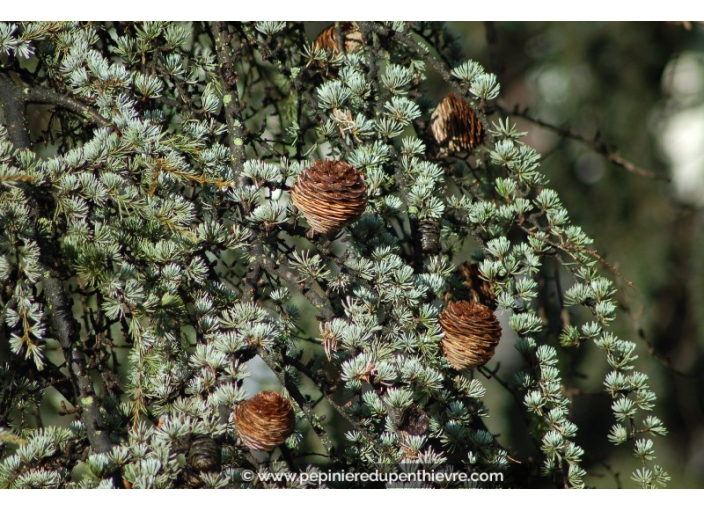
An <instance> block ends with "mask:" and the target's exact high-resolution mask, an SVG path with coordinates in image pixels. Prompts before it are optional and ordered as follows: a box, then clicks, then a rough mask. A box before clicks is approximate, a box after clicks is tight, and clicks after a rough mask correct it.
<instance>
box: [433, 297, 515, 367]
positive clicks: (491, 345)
mask: <svg viewBox="0 0 704 510" xmlns="http://www.w3.org/2000/svg"><path fill="white" fill-rule="evenodd" d="M440 326H441V327H442V330H443V333H445V338H443V340H442V352H443V355H444V356H445V358H447V361H449V362H450V365H452V367H453V368H454V369H456V370H465V369H467V368H476V367H479V366H482V365H484V364H486V363H487V362H488V361H489V360H490V359H491V357H492V356H493V355H494V349H495V348H496V346H497V344H498V343H499V340H500V339H501V325H500V324H499V320H498V319H497V318H496V315H494V312H492V311H491V310H490V309H489V308H488V307H486V306H484V305H482V304H479V303H472V302H469V301H455V302H452V303H450V304H448V305H447V308H445V310H444V311H443V312H442V313H441V314H440Z"/></svg>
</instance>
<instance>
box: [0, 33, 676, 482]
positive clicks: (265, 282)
mask: <svg viewBox="0 0 704 510" xmlns="http://www.w3.org/2000/svg"><path fill="white" fill-rule="evenodd" d="M314 41H316V37H315V34H310V33H309V32H307V26H306V25H304V24H302V23H293V22H292V23H285V22H257V23H223V22H213V23H188V24H174V23H153V22H145V23H65V22H55V23H44V22H42V23H15V24H13V23H6V24H0V110H1V111H2V115H1V117H2V118H3V119H4V127H2V129H1V130H0V359H2V360H3V365H2V366H0V382H1V384H0V487H17V488H22V487H61V488H63V487H86V488H97V487H100V488H163V487H252V486H254V487H262V486H286V485H288V486H297V484H296V482H295V481H291V480H287V481H280V482H277V483H276V484H274V483H273V482H270V483H269V484H268V485H266V484H263V483H262V482H260V481H259V480H258V479H257V478H255V479H254V480H252V479H244V478H243V477H242V473H243V471H244V470H252V471H255V472H259V473H263V472H267V471H270V472H289V471H291V472H304V471H315V470H320V469H325V470H329V469H333V470H348V471H373V470H381V471H384V472H402V471H403V472H409V471H413V470H418V469H426V470H436V471H444V472H451V471H465V472H502V473H504V474H505V478H504V481H503V482H502V483H500V484H496V485H497V486H499V487H510V486H526V485H530V484H531V483H533V481H535V483H540V484H545V483H553V484H555V485H557V486H565V487H582V486H584V477H585V474H586V473H585V470H584V468H583V458H584V451H583V450H582V448H581V447H580V446H579V441H578V437H577V433H578V427H577V424H575V423H574V422H573V421H572V416H573V414H572V411H571V409H572V402H571V400H570V393H569V392H568V391H566V388H565V387H564V385H563V375H562V367H563V366H564V360H565V359H568V357H569V355H570V352H571V351H573V350H575V349H580V348H581V347H582V345H583V344H584V343H587V342H589V343H592V344H595V345H596V347H598V349H599V350H601V351H602V352H603V356H604V358H605V359H606V360H607V361H608V364H609V366H610V370H609V372H608V373H607V374H606V377H605V380H604V384H603V385H604V389H605V391H606V392H607V393H608V394H609V395H610V396H611V397H612V399H613V406H612V411H613V416H612V418H611V419H612V421H613V428H612V429H611V432H610V433H609V435H608V439H609V440H610V441H611V442H612V443H614V444H615V445H619V444H621V443H623V444H624V446H621V447H620V448H631V449H632V450H633V451H634V452H635V454H636V456H637V457H638V458H639V459H640V460H641V461H642V466H641V467H639V468H638V469H637V470H636V471H635V472H634V473H633V474H632V475H631V478H632V479H633V480H634V481H635V482H637V484H639V485H642V486H644V487H653V486H656V485H664V484H665V482H666V481H667V480H668V475H667V473H665V472H664V471H663V470H662V469H661V468H660V467H659V466H658V465H657V464H656V463H655V460H653V459H654V457H655V455H654V446H653V444H654V443H653V438H654V436H659V435H663V434H665V433H666V430H665V428H664V425H663V423H662V422H661V421H660V420H659V419H658V418H657V417H656V416H655V415H654V414H653V410H654V407H655V404H654V400H655V395H654V394H653V392H652V391H651V390H650V389H649V386H648V377H647V375H645V374H643V373H640V372H637V371H634V369H633V360H634V359H635V354H634V349H635V344H634V343H633V342H631V341H629V340H624V339H620V338H617V337H616V336H615V335H614V334H613V333H612V332H610V330H609V326H610V323H611V322H612V321H613V319H614V316H615V312H616V303H615V301H614V297H613V295H614V286H613V284H612V282H611V281H610V280H609V279H608V278H607V277H606V276H607V275H609V273H608V272H605V273H604V274H603V275H602V274H601V273H600V272H599V271H600V269H599V267H601V265H600V264H599V262H600V260H601V258H600V257H599V256H598V254H596V252H595V251H594V250H593V249H592V248H591V247H590V245H591V243H592V241H591V239H590V238H589V237H587V235H586V234H585V233H584V232H583V231H582V230H581V229H580V227H579V226H577V225H574V224H572V223H571V222H570V218H569V215H568V212H567V209H566V208H565V207H564V206H563V205H562V203H561V201H560V198H559V197H558V195H557V193H556V192H555V191H553V190H552V189H550V188H549V183H548V182H547V179H546V178H545V177H544V176H543V175H542V174H541V173H540V155H539V154H538V153H537V152H536V151H535V150H534V149H533V148H531V147H530V146H528V145H526V144H525V143H524V142H523V137H524V135H525V133H521V132H518V131H517V130H516V128H515V127H514V125H513V124H512V122H511V120H510V119H507V118H499V117H497V116H495V115H494V116H492V114H491V112H493V111H494V109H493V108H492V104H493V101H494V100H496V99H497V97H498V96H499V94H500V87H499V83H498V82H497V78H496V76H494V75H493V74H491V73H489V72H487V71H486V70H485V69H484V67H483V66H482V65H480V64H479V63H477V62H474V61H472V60H467V59H466V58H465V59H464V60H462V59H460V58H458V57H457V55H458V53H457V51H456V50H457V47H456V46H457V45H456V42H455V38H454V36H453V35H452V34H450V33H449V32H448V31H447V29H446V27H445V26H444V25H442V24H439V23H403V22H394V23H363V22H359V23H354V22H343V23H337V24H335V25H331V26H330V27H329V28H327V29H326V30H325V32H324V33H323V34H322V35H321V36H320V37H319V38H318V40H317V42H314ZM430 74H433V75H437V76H439V77H440V78H441V79H442V80H443V81H444V83H445V85H446V86H447V88H448V90H451V91H452V95H451V96H449V97H451V98H452V100H451V101H450V102H447V101H448V100H446V101H445V102H443V103H442V104H441V106H440V107H438V105H437V104H432V102H430V101H429V100H428V99H427V98H426V97H424V94H425V92H426V89H425V88H424V81H425V80H426V79H427V78H428V76H429V75H430ZM446 102H447V104H445V103H446ZM443 105H445V106H443ZM453 105H454V106H453ZM434 112H436V113H435V115H433V113H434ZM463 115H464V117H463ZM440 117H442V118H440ZM441 122H442V123H443V124H442V125H441V124H440V123H441ZM465 129H468V130H469V131H468V132H463V131H462V130H465ZM438 133H439V134H440V135H442V136H440V138H441V140H439V139H438V138H437V137H438V136H439V135H438ZM439 142H442V143H439ZM455 151H461V152H455ZM467 246H474V248H475V249H476V250H475V252H474V254H473V259H474V261H475V262H476V263H477V265H476V266H474V267H475V268H476V270H475V272H474V273H475V274H474V279H476V280H477V282H481V284H480V285H482V286H484V287H485V290H484V291H483V294H485V295H486V296H489V297H487V298H486V299H484V300H483V301H484V302H483V303H478V302H476V301H477V297H476V296H478V295H479V294H478V293H477V292H476V289H475V292H473V293H470V292H467V289H465V294H466V295H467V298H462V299H469V300H470V301H462V303H463V304H462V305H461V307H459V305H455V304H453V303H452V302H449V304H448V301H447V300H446V299H445V296H446V295H452V292H453V288H454V287H453V286H454V285H455V284H456V283H457V274H458V271H459V268H461V267H463V264H466V263H471V261H469V260H468V259H469V252H468V250H467ZM547 259H551V260H556V261H558V262H559V263H560V264H561V266H562V268H563V269H562V270H563V271H565V272H566V273H568V274H569V275H571V278H572V282H570V284H571V287H569V288H568V289H567V290H566V291H565V293H564V307H565V308H566V309H567V310H573V309H576V308H578V307H582V308H585V309H586V310H587V311H588V312H589V314H590V317H591V318H590V320H588V321H587V322H584V323H578V322H576V319H575V321H573V322H572V323H570V324H565V325H564V326H563V327H562V333H561V336H560V339H559V343H558V342H557V341H555V339H553V338H551V337H549V336H548V335H547V334H546V332H545V330H546V328H545V324H544V320H543V319H542V318H541V317H540V316H539V315H538V313H537V311H536V310H537V304H536V303H537V301H538V300H539V297H540V289H539V287H538V284H537V281H538V278H539V271H540V268H541V266H542V265H543V264H544V262H545V261H546V260H547ZM467 267H469V266H467ZM477 282H475V285H476V284H477ZM472 296H474V297H472ZM487 303H488V304H491V308H492V309H493V308H496V312H493V311H492V310H491V309H489V307H488V306H486V305H487ZM460 312H462V313H460ZM464 312H466V313H464ZM470 312H471V313H470ZM494 313H495V314H496V315H494ZM453 314H454V315H458V314H459V315H461V318H462V319H463V320H464V319H466V320H468V321H470V323H468V324H464V323H462V324H459V325H458V323H456V322H453V323H452V328H454V329H452V328H451V334H449V335H448V330H447V329H445V330H443V326H446V324H441V322H442V319H441V318H442V317H445V318H447V319H453V320H454V319H457V317H454V315H453ZM474 316H481V318H482V320H484V321H485V322H484V323H479V324H476V323H472V322H471V321H472V320H473V317H474ZM497 317H498V319H497ZM575 317H577V315H575ZM580 317H582V316H581V315H580ZM499 319H500V320H501V321H502V324H503V327H501V326H500V325H499V322H498V320H499ZM463 335H465V336H466V338H469V339H470V340H471V341H474V342H475V343H478V344H481V345H480V347H481V352H479V353H474V354H472V353H471V352H468V351H467V349H470V348H471V346H469V347H467V345H465V344H462V345H461V346H460V347H457V345H458V344H457V341H459V340H461V339H463V338H464V337H463ZM499 336H500V337H501V338H500V339H501V344H502V345H504V344H508V345H515V348H516V349H517V350H518V352H519V353H520V355H521V357H522V359H523V366H522V368H520V369H519V371H518V372H517V373H514V372H515V369H512V370H511V371H507V370H505V369H503V368H500V370H499V372H498V374H499V375H501V376H502V380H505V381H507V389H508V391H511V392H513V393H514V394H515V396H516V397H517V399H518V400H519V401H521V402H522V404H521V406H520V407H521V408H522V411H523V412H524V413H525V414H526V416H527V418H528V419H527V422H526V428H527V432H528V433H530V434H531V435H532V436H533V437H534V439H535V442H536V445H537V448H538V450H537V451H536V455H535V456H533V457H531V458H530V459H528V458H523V459H516V458H515V457H514V456H513V448H512V445H511V444H507V443H506V442H505V441H506V438H497V437H495V435H494V434H492V430H490V429H489V428H487V426H486V425H485V422H484V420H483V419H484V418H485V417H486V416H487V415H488V414H489V413H490V409H488V408H487V406H485V404H484V403H483V399H484V397H485V394H486V389H485V387H484V386H483V384H482V380H483V377H484V376H486V375H489V376H490V375H491V373H492V372H488V371H482V370H484V368H486V367H493V366H494V365H492V363H493V361H490V359H489V358H490V357H491V356H490V354H491V353H493V350H494V348H495V344H496V343H497V342H498V340H499ZM447 345H450V346H451V347H452V348H453V349H455V350H453V351H452V352H453V353H454V354H453V355H454V356H455V357H454V358H453V357H452V356H448V357H446V356H445V355H443V352H444V351H443V349H444V347H443V346H447ZM456 349H460V350H459V351H457V350H456ZM445 352H448V351H447V350H445ZM458 356H459V358H461V359H469V360H470V361H469V362H467V363H464V362H455V361H457V359H458ZM477 356H478V358H477ZM255 358H257V359H260V360H263V362H264V363H265V364H266V365H267V366H268V367H269V369H270V370H271V372H272V374H274V375H275V376H276V377H277V378H278V380H279V382H280V386H281V387H280V389H279V390H277V391H276V392H269V391H267V392H263V393H261V394H260V395H259V396H255V394H253V393H252V392H250V391H248V390H247V389H245V388H247V387H248V386H247V385H243V383H244V382H245V381H246V380H247V379H248V378H250V377H251V375H250V369H251V367H252V363H251V361H252V360H253V359H255ZM448 358H450V359H449V360H448ZM453 360H454V361H453ZM483 363H488V365H486V367H484V368H482V367H478V365H481V364H483ZM474 367H478V368H474ZM487 370H488V369H487ZM482 374H483V375H482ZM587 375H588V376H589V377H597V378H598V377H601V376H602V375H601V373H595V374H587ZM249 387H252V386H249ZM262 395H264V396H263V397H262ZM265 397H266V398H265ZM238 427H239V428H240V429H241V430H238ZM267 450H268V451H269V453H262V451H267ZM311 452H313V453H314V455H312V454H311ZM518 461H520V463H519V462H518ZM538 479H540V481H537V480H538ZM428 485H431V486H439V485H441V484H437V483H436V484H430V483H428ZM469 486H472V484H469ZM481 486H483V487H486V486H491V484H483V485H481Z"/></svg>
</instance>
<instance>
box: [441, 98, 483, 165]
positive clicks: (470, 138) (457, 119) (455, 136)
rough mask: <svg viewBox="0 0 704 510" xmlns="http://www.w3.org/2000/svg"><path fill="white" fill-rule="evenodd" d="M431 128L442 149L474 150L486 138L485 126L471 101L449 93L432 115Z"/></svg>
mask: <svg viewBox="0 0 704 510" xmlns="http://www.w3.org/2000/svg"><path fill="white" fill-rule="evenodd" d="M430 130H431V131H432V133H433V136H434V137H435V141H436V142H437V143H438V145H439V146H440V148H441V150H449V151H450V152H472V150H473V149H474V148H475V147H476V146H477V145H479V144H480V143H482V140H483V139H484V126H483V125H482V122H481V120H480V119H479V115H477V113H476V112H475V111H474V110H473V109H472V107H471V106H470V105H469V103H468V102H467V101H466V100H465V99H464V98H461V97H458V96H456V95H455V94H448V95H447V96H446V97H445V99H443V100H442V102H441V103H440V104H439V105H438V107H437V108H436V109H435V111H434V112H433V115H431V117H430Z"/></svg>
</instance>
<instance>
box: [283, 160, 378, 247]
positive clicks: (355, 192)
mask: <svg viewBox="0 0 704 510" xmlns="http://www.w3.org/2000/svg"><path fill="white" fill-rule="evenodd" d="M291 199H292V200H293V203H294V204H295V205H296V207H298V209H300V210H301V212H302V213H303V216H305V217H306V220H308V224H309V225H310V226H311V228H312V229H313V231H314V232H318V233H320V234H326V235H327V234H332V233H334V232H337V231H338V230H340V229H342V228H343V227H344V226H346V225H349V224H350V223H353V222H355V221H356V220H357V219H358V218H359V217H360V216H361V215H362V213H363V212H364V209H365V208H366V206H367V187H366V186H365V185H364V179H363V177H362V174H361V173H360V172H359V170H357V169H356V168H355V167H353V166H352V165H349V164H347V163H345V162H343V161H327V160H326V161H323V162H320V161H318V162H316V163H315V164H314V165H313V166H312V167H310V168H307V169H306V170H304V171H303V173H302V174H301V175H299V176H298V180H296V183H295V184H294V186H293V189H292V190H291Z"/></svg>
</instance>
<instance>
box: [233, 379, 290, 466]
mask: <svg viewBox="0 0 704 510" xmlns="http://www.w3.org/2000/svg"><path fill="white" fill-rule="evenodd" d="M234 419H235V427H236V428H237V433H238V434H239V435H240V437H241V438H242V441H243V442H244V444H246V445H247V446H248V447H249V448H252V449H253V450H259V451H265V452H269V451H271V450H273V449H274V448H276V447H277V446H279V445H281V444H283V443H284V441H286V439H287V438H288V437H289V436H290V435H291V433H292V432H293V427H294V425H295V422H296V415H295V413H294V412H293V406H292V405H291V403H290V402H289V401H288V400H286V399H285V398H284V397H282V396H281V395H280V394H279V393H276V392H275V391H262V392H260V393H257V394H256V395H255V396H254V397H252V398H251V399H249V400H245V401H244V402H241V403H240V404H239V405H238V406H237V407H236V408H235V412H234Z"/></svg>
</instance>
